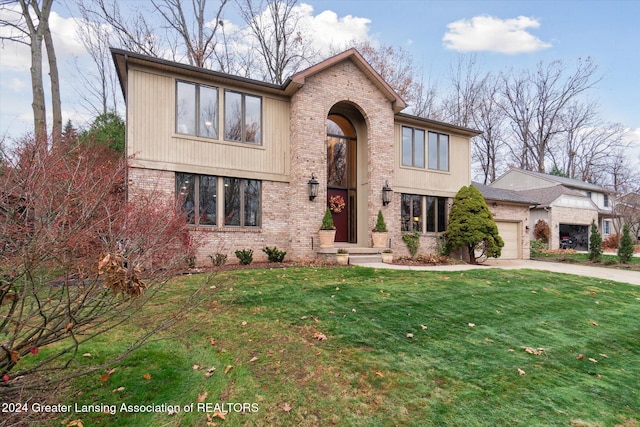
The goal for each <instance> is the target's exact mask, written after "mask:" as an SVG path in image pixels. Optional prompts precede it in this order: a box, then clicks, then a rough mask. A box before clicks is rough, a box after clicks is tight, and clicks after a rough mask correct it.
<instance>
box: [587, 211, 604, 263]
mask: <svg viewBox="0 0 640 427" xmlns="http://www.w3.org/2000/svg"><path fill="white" fill-rule="evenodd" d="M589 259H590V260H591V261H593V262H600V261H601V260H602V236H601V235H600V232H599V231H598V226H597V225H596V222H595V220H594V221H591V237H589Z"/></svg>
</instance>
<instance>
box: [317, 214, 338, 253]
mask: <svg viewBox="0 0 640 427" xmlns="http://www.w3.org/2000/svg"><path fill="white" fill-rule="evenodd" d="M318 236H319V238H320V248H322V249H325V248H332V247H333V240H334V239H335V237H336V228H335V227H334V226H333V217H332V216H331V211H330V210H329V208H327V210H326V211H325V213H324V217H322V226H321V227H320V231H318Z"/></svg>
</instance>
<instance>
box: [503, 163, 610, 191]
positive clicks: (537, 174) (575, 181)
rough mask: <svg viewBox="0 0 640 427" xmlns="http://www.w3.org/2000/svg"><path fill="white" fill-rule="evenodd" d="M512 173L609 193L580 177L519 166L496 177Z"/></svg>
mask: <svg viewBox="0 0 640 427" xmlns="http://www.w3.org/2000/svg"><path fill="white" fill-rule="evenodd" d="M510 173H521V174H525V175H530V176H533V177H536V178H539V179H542V180H545V181H547V182H549V183H550V184H561V185H564V186H566V187H569V188H577V189H580V190H585V191H597V192H600V193H609V192H608V191H607V190H605V189H604V188H602V187H601V186H599V185H596V184H591V183H589V182H584V181H580V180H579V179H573V178H565V177H563V176H556V175H550V174H548V173H542V172H534V171H529V170H525V169H519V168H511V170H509V171H508V172H506V173H505V174H504V175H502V176H501V177H499V178H498V179H496V181H499V180H501V179H502V178H504V177H505V176H506V175H508V174H510ZM496 181H494V182H496Z"/></svg>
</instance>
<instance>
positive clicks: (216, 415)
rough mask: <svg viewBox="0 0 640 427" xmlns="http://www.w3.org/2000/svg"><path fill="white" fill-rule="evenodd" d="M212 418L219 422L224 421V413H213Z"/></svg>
mask: <svg viewBox="0 0 640 427" xmlns="http://www.w3.org/2000/svg"><path fill="white" fill-rule="evenodd" d="M213 418H220V419H221V420H224V412H220V411H215V412H214V413H213Z"/></svg>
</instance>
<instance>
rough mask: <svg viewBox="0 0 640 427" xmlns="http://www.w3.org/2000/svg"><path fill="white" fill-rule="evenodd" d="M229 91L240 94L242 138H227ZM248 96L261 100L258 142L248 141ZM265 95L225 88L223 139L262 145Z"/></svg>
mask: <svg viewBox="0 0 640 427" xmlns="http://www.w3.org/2000/svg"><path fill="white" fill-rule="evenodd" d="M229 93H234V94H238V95H240V139H239V140H238V139H229V138H227V94H229ZM247 96H250V97H252V98H257V99H259V100H260V118H259V123H260V140H259V141H258V142H251V141H247V123H246V120H247V103H246V98H247ZM262 101H263V97H262V96H260V95H254V94H251V93H245V92H240V91H237V90H233V89H225V90H224V99H223V106H224V107H223V110H224V113H223V117H222V123H223V129H222V131H223V132H222V136H223V138H222V139H223V140H224V141H227V142H234V143H242V144H250V145H256V146H261V145H262V140H263V129H264V126H263V117H264V114H263V102H262Z"/></svg>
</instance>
